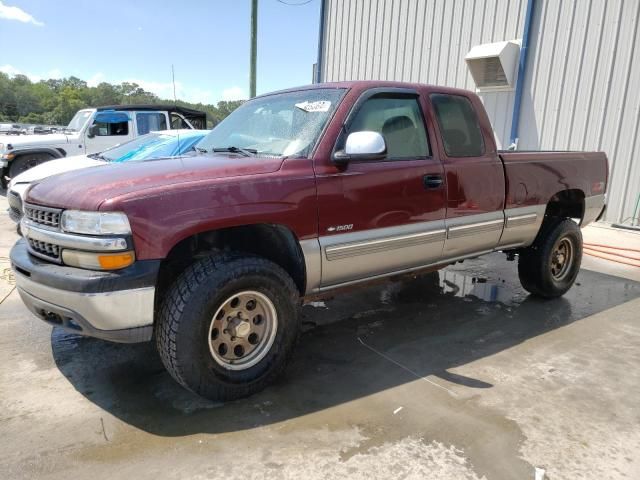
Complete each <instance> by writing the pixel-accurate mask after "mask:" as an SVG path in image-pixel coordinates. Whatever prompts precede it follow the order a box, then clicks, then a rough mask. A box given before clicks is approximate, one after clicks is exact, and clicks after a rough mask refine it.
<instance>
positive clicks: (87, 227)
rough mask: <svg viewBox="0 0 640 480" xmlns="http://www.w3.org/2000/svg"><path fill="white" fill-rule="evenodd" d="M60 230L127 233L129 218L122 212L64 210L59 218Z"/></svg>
mask: <svg viewBox="0 0 640 480" xmlns="http://www.w3.org/2000/svg"><path fill="white" fill-rule="evenodd" d="M60 226H61V227H62V230H64V231H65V232H69V233H83V234H87V235H122V234H124V235H128V234H130V233H131V226H130V225H129V219H128V218H127V216H126V215H125V214H124V213H122V212H83V211H80V210H65V211H64V212H62V217H61V218H60Z"/></svg>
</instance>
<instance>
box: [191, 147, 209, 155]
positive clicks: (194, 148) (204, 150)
mask: <svg viewBox="0 0 640 480" xmlns="http://www.w3.org/2000/svg"><path fill="white" fill-rule="evenodd" d="M191 149H192V150H195V151H196V152H200V153H207V149H206V148H201V147H196V146H195V145H194V146H193V147H191Z"/></svg>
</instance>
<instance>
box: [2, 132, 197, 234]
mask: <svg viewBox="0 0 640 480" xmlns="http://www.w3.org/2000/svg"><path fill="white" fill-rule="evenodd" d="M207 133H209V130H184V129H181V130H162V131H160V132H151V133H147V134H146V135H142V136H140V137H138V138H135V139H133V140H131V141H129V142H125V143H123V144H121V145H116V146H115V147H111V148H108V149H107V150H105V151H104V152H101V153H92V154H89V155H76V156H73V157H65V158H59V159H57V160H51V161H49V162H46V163H43V164H41V165H38V166H37V167H34V168H32V169H30V170H27V171H26V172H23V173H21V174H20V175H18V176H17V177H15V178H13V179H12V180H11V182H10V183H9V188H8V192H7V200H8V203H9V216H10V217H11V219H12V220H13V221H14V222H16V223H19V222H20V220H21V219H22V205H23V200H24V198H23V197H24V193H25V192H26V191H27V189H28V188H29V186H30V185H31V184H32V183H34V182H39V181H41V180H43V179H45V178H47V177H51V176H53V175H57V174H60V173H64V172H70V171H73V170H80V169H82V168H87V167H95V166H98V165H104V164H106V163H118V162H129V161H139V160H151V159H155V158H166V157H175V156H178V155H183V154H185V153H187V152H189V151H192V150H193V147H194V145H196V144H197V143H198V142H199V141H200V140H201V139H202V138H203V137H204V136H205V135H206V134H207Z"/></svg>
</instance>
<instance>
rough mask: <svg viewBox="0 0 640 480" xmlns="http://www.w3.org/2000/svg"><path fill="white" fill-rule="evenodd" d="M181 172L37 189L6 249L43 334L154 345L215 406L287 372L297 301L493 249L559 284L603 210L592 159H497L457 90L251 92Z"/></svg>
mask: <svg viewBox="0 0 640 480" xmlns="http://www.w3.org/2000/svg"><path fill="white" fill-rule="evenodd" d="M198 150H199V152H200V153H199V154H197V155H194V156H192V157H189V158H183V159H173V160H172V159H169V160H158V161H155V160H152V161H149V162H142V163H141V162H131V163H123V164H118V165H107V166H104V167H100V168H89V169H84V170H80V171H76V172H70V173H65V174H62V175H60V176H56V177H52V178H49V179H46V180H44V181H42V182H41V183H37V184H35V185H34V186H32V187H31V188H30V189H29V190H28V191H27V192H26V193H25V195H26V203H25V206H24V212H25V217H24V218H23V220H22V224H21V227H22V233H23V235H24V238H23V239H21V240H19V241H18V242H17V243H16V245H15V246H14V247H13V249H12V251H11V262H12V265H13V269H14V270H15V275H16V282H17V286H18V291H19V293H20V295H21V297H22V299H23V301H24V303H25V304H26V306H27V307H28V308H29V309H30V310H31V311H32V312H33V313H34V314H35V315H36V316H37V317H38V318H40V319H42V320H44V321H45V322H48V323H50V324H51V325H55V326H59V327H62V328H64V329H67V330H69V331H71V332H76V333H78V334H81V335H88V336H93V337H98V338H102V339H106V340H111V341H115V342H145V341H151V340H153V341H154V342H155V345H156V347H157V350H158V352H159V354H160V357H161V358H162V361H163V363H164V365H165V367H166V368H167V370H168V371H169V372H170V374H171V375H172V376H173V378H174V379H175V380H177V381H178V382H179V383H180V384H181V385H182V386H184V387H185V388H187V389H189V390H191V391H193V392H196V393H198V394H200V395H202V396H204V397H207V398H211V399H218V400H229V399H235V398H239V397H243V396H246V395H249V394H252V393H253V392H256V391H258V390H260V389H262V388H264V387H265V386H266V385H267V384H269V383H270V382H271V381H273V380H274V378H275V377H276V376H277V375H278V374H279V373H281V372H282V371H283V369H284V367H285V365H286V363H287V361H288V359H289V358H290V357H291V354H292V351H293V349H294V345H295V343H296V339H297V338H298V333H299V330H300V320H299V315H298V310H299V306H300V305H301V304H302V303H303V302H304V301H305V300H309V299H311V298H317V297H318V296H322V295H326V294H327V293H328V292H330V294H331V295H335V294H337V292H339V291H340V290H342V289H343V287H350V288H351V287H352V286H353V285H355V284H362V283H365V282H368V281H372V280H379V279H382V278H384V277H390V276H397V275H400V274H404V273H410V272H418V271H429V270H437V269H440V268H443V267H444V266H446V265H448V264H451V263H453V262H457V261H460V260H464V259H465V258H470V257H476V256H478V255H482V254H485V253H489V252H494V251H503V252H505V253H507V255H508V257H509V258H516V257H517V258H518V273H519V276H520V279H521V282H522V285H523V287H524V288H525V289H526V290H527V291H529V292H530V293H531V294H533V295H537V296H540V297H546V298H552V297H558V296H560V295H562V294H564V293H565V292H566V291H567V290H568V289H569V288H570V287H571V286H572V284H573V283H574V280H575V278H576V275H577V274H578V270H579V268H580V261H581V255H582V237H581V233H580V226H584V225H587V224H589V223H590V222H593V221H594V220H596V219H598V218H599V216H600V215H601V214H602V212H603V210H604V207H605V190H606V184H607V175H608V167H607V158H606V155H605V154H604V153H583V152H558V153H555V152H499V151H498V150H497V149H496V143H495V140H494V136H493V132H492V129H491V125H490V123H489V120H488V118H487V114H486V113H485V110H484V108H483V105H482V103H481V101H480V99H479V98H478V97H477V96H476V95H475V94H473V93H470V92H467V91H464V90H458V89H451V88H443V87H436V86H429V85H421V84H406V83H392V82H377V81H376V82H349V83H326V84H318V85H313V86H308V87H304V88H297V89H291V90H286V91H282V92H277V93H273V94H268V95H263V96H261V97H257V98H255V99H253V100H250V101H248V102H246V103H245V104H243V105H242V106H241V107H239V108H238V109H237V110H236V111H234V112H233V113H232V114H231V115H229V117H227V118H226V119H225V120H224V121H222V122H221V123H220V124H219V125H218V126H217V127H216V128H215V129H214V130H212V131H211V133H209V135H207V136H206V137H205V138H204V139H203V140H202V141H201V142H200V143H199V144H198Z"/></svg>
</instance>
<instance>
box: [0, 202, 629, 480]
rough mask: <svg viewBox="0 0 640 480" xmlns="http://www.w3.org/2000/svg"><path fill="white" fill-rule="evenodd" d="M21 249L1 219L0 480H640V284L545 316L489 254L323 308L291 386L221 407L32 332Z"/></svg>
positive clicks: (70, 340)
mask: <svg viewBox="0 0 640 480" xmlns="http://www.w3.org/2000/svg"><path fill="white" fill-rule="evenodd" d="M4 210H5V200H4V197H2V198H0V211H2V212H4ZM638 238H639V239H640V237H638ZM15 239H16V235H15V233H14V229H13V228H12V225H11V223H10V220H9V219H8V217H7V216H6V215H4V213H2V214H0V256H2V257H1V258H0V262H2V263H1V265H0V267H1V268H0V279H1V281H0V300H1V299H2V298H4V300H3V301H2V304H1V305H0V328H1V329H2V330H1V331H2V335H0V392H1V393H0V438H1V439H2V440H1V441H2V449H1V450H0V478H2V479H32V478H38V479H69V478H91V479H95V480H97V479H102V478H109V479H113V478H136V479H147V478H150V479H159V478H169V479H174V478H188V479H205V478H207V479H208V478H225V479H236V478H238V479H247V478H270V479H279V478H304V479H317V478H318V479H319V478H341V479H342V478H355V479H367V480H371V479H378V478H380V479H388V478H409V479H429V478H433V479H456V480H459V479H479V478H487V479H534V478H542V476H541V474H542V472H543V470H544V472H545V473H546V476H545V477H544V478H550V479H554V480H555V479H577V478H581V479H598V480H602V479H609V478H615V479H618V478H619V479H622V478H628V479H633V478H640V455H638V452H640V403H639V402H638V398H640V316H639V315H638V311H640V283H636V282H635V281H634V280H636V281H638V280H640V269H638V268H635V267H627V268H626V269H623V271H622V273H621V270H620V269H619V267H618V266H615V267H612V265H609V262H606V261H602V262H598V263H597V264H594V263H593V262H592V261H591V260H589V259H586V260H585V265H586V266H588V267H589V268H590V269H589V270H588V269H586V268H584V269H583V270H582V271H581V273H580V275H579V277H578V281H577V284H576V286H575V287H574V288H573V289H572V290H571V291H570V292H569V293H568V294H567V295H566V296H565V297H563V298H560V299H557V300H552V301H539V300H536V299H533V298H530V297H528V296H527V295H526V293H525V292H524V291H523V290H522V288H521V287H520V285H519V283H518V280H517V274H516V265H515V263H511V262H507V261H506V260H505V259H504V256H502V255H500V254H495V255H490V256H487V257H484V258H481V259H477V260H473V261H469V262H465V263H464V264H462V265H458V266H456V267H453V268H451V267H450V268H448V269H446V270H444V271H442V272H440V273H439V274H437V273H436V274H430V275H425V276H421V277H418V278H415V279H413V280H404V281H397V282H393V283H389V284H385V285H379V286H375V287H370V288H367V289H363V290H359V291H357V292H354V293H350V294H347V295H344V296H340V297H336V298H335V299H331V300H327V301H325V302H317V303H315V304H313V305H308V306H306V307H304V327H305V333H304V335H303V336H302V339H301V342H300V345H299V348H298V350H297V354H296V355H295V359H294V361H293V363H292V365H291V367H290V368H289V370H288V372H287V374H286V376H285V378H283V379H282V380H281V381H279V382H278V384H277V385H274V386H273V387H271V388H269V389H267V390H266V391H264V392H262V393H260V394H258V395H255V396H254V397H252V398H249V399H246V400H242V401H238V402H234V403H229V404H225V405H222V404H216V403H211V402H207V401H205V400H202V399H200V398H198V397H196V396H194V395H191V394H189V393H188V392H186V391H184V390H183V389H181V388H180V387H179V386H178V385H177V384H176V383H175V382H173V381H172V379H171V378H170V377H169V375H168V374H167V373H166V372H165V371H164V370H163V368H162V365H161V364H160V362H159V360H158V358H157V357H156V355H155V354H154V352H153V350H152V348H151V346H150V345H117V344H109V343H105V342H102V341H99V340H93V339H88V338H82V337H78V336H76V335H71V334H67V333H64V332H62V331H60V330H57V329H54V330H53V331H52V329H51V328H50V327H49V326H47V325H45V324H43V323H41V322H39V321H38V320H36V319H35V318H33V317H31V316H30V314H29V313H28V312H27V310H26V309H25V307H24V306H23V305H22V303H21V302H20V299H19V297H18V295H17V294H16V292H15V291H14V290H12V285H13V277H12V274H11V271H10V269H9V264H8V261H7V255H8V252H9V249H10V247H11V245H12V243H13V242H14V241H15ZM636 245H640V241H639V242H637V243H636ZM634 268H635V269H634ZM612 272H613V273H615V274H616V275H617V276H612V275H609V273H612ZM625 277H626V278H625ZM536 468H538V469H539V470H538V477H536V476H535V475H536Z"/></svg>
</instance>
